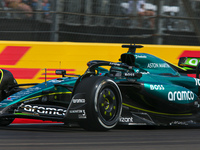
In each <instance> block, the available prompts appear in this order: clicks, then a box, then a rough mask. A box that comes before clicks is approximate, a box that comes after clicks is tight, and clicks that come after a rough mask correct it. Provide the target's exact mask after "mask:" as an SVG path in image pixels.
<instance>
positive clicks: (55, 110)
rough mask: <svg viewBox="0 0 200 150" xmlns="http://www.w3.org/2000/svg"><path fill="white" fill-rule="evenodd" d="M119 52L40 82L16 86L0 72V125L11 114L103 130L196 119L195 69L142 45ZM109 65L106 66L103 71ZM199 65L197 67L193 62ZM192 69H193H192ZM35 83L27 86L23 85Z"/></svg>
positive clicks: (199, 110)
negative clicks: (74, 72)
mask: <svg viewBox="0 0 200 150" xmlns="http://www.w3.org/2000/svg"><path fill="white" fill-rule="evenodd" d="M122 47H123V48H129V50H128V52H127V53H123V54H121V57H120V62H117V63H115V62H109V61H103V60H93V61H90V62H88V64H87V65H88V69H87V70H86V72H85V73H84V74H83V75H81V76H77V77H76V76H75V77H72V76H68V75H67V74H66V71H64V70H57V71H56V74H60V75H62V76H63V77H62V78H57V79H53V80H49V81H46V82H44V83H41V84H17V83H16V81H15V79H14V77H13V76H12V74H11V73H10V72H9V71H7V70H1V85H0V98H1V102H0V125H1V126H6V125H9V124H10V123H12V121H13V120H14V118H32V119H41V120H52V121H59V122H60V121H62V122H65V123H70V122H77V123H78V124H79V125H80V126H81V127H82V128H84V129H86V130H100V131H102V130H103V131H105V130H109V129H112V128H114V127H115V126H116V125H173V124H175V125H176V124H178V125H179V124H185V125H187V124H189V123H191V122H192V123H198V122H200V105H199V104H200V100H199V95H200V88H199V87H200V80H199V78H198V74H199V73H198V72H199V67H197V73H196V69H195V70H193V71H195V73H196V74H197V78H192V77H188V76H186V75H185V74H186V73H187V69H184V68H181V67H180V66H184V64H185V63H186V61H185V59H183V58H182V59H180V61H179V66H175V65H173V64H171V63H169V62H166V61H164V60H162V59H160V58H158V57H155V56H153V55H150V54H146V53H136V49H137V48H142V47H143V46H140V45H122ZM105 66H106V68H107V67H109V69H105ZM197 66H199V65H197ZM190 71H191V70H190ZM27 85H33V86H32V87H29V88H23V87H24V86H27Z"/></svg>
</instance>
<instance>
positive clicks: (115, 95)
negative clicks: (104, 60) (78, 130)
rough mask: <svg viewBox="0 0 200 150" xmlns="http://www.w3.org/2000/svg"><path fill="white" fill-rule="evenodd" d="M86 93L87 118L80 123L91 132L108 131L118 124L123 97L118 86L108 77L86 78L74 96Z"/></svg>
mask: <svg viewBox="0 0 200 150" xmlns="http://www.w3.org/2000/svg"><path fill="white" fill-rule="evenodd" d="M76 93H85V98H86V110H85V111H86V116H87V119H84V120H82V121H80V122H79V124H80V126H81V127H83V128H84V129H85V130H89V131H106V130H109V129H112V128H114V127H115V126H116V124H117V123H118V120H119V117H120V116H121V111H122V96H121V92H120V89H119V87H118V86H117V84H116V83H115V82H114V81H113V80H111V79H110V78H108V77H102V76H92V77H87V78H84V79H83V80H82V81H81V82H80V83H79V84H78V86H77V87H76V89H75V92H74V94H76Z"/></svg>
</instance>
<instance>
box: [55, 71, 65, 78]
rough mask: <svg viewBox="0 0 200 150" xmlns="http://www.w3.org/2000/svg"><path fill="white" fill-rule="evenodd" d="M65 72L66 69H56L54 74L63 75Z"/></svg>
mask: <svg viewBox="0 0 200 150" xmlns="http://www.w3.org/2000/svg"><path fill="white" fill-rule="evenodd" d="M66 74H67V73H66V70H56V75H62V77H64V76H65V75H66Z"/></svg>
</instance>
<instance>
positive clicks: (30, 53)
mask: <svg viewBox="0 0 200 150" xmlns="http://www.w3.org/2000/svg"><path fill="white" fill-rule="evenodd" d="M121 45H122V44H100V43H75V42H19V41H0V68H3V69H7V70H10V71H11V72H12V73H13V74H14V77H15V78H16V80H17V81H18V83H30V82H31V83H33V82H37V83H41V82H44V79H45V75H44V73H45V69H44V68H46V76H47V80H49V79H54V78H56V77H60V76H58V75H55V74H54V72H55V70H56V69H65V70H67V73H69V74H83V73H84V71H85V70H86V68H87V65H86V64H87V62H88V61H90V60H108V61H113V62H117V61H118V60H119V58H120V55H121V54H122V53H125V52H127V49H124V48H121ZM137 52H141V53H150V54H153V55H155V56H158V57H160V58H162V59H164V60H167V61H169V62H171V63H173V64H177V63H178V58H179V57H182V56H193V57H197V56H199V57H200V47H197V46H172V45H170V46H166V45H144V48H142V49H138V50H137Z"/></svg>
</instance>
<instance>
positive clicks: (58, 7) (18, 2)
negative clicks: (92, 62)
mask: <svg viewBox="0 0 200 150" xmlns="http://www.w3.org/2000/svg"><path fill="white" fill-rule="evenodd" d="M0 40H13V41H72V42H98V43H99V42H100V43H141V44H158V45H194V46H196V45H198V46H199V45H200V0H0Z"/></svg>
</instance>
